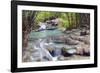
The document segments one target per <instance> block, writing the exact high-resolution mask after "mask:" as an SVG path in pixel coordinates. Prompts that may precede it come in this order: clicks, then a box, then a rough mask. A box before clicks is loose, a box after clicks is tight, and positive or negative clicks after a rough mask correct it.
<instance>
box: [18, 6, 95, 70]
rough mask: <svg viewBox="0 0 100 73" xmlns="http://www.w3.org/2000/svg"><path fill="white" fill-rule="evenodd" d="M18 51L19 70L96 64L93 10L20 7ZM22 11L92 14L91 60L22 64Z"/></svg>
mask: <svg viewBox="0 0 100 73" xmlns="http://www.w3.org/2000/svg"><path fill="white" fill-rule="evenodd" d="M17 10H18V14H17V16H18V17H17V18H18V19H17V20H18V28H17V33H18V35H17V36H18V37H17V38H18V43H17V44H18V51H17V60H18V61H17V62H18V63H17V64H18V68H25V67H40V66H57V65H78V64H91V63H92V64H93V63H94V10H93V9H75V8H58V7H42V6H41V7H40V6H23V5H19V6H18V9H17ZM22 10H35V11H36V10H37V11H40V10H42V11H57V12H79V13H90V32H93V33H91V34H90V40H91V42H90V44H91V45H90V48H91V50H90V59H88V60H69V61H48V62H28V63H22Z"/></svg>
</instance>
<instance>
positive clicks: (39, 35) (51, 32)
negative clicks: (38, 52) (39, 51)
mask: <svg viewBox="0 0 100 73" xmlns="http://www.w3.org/2000/svg"><path fill="white" fill-rule="evenodd" d="M63 34H64V33H63V32H62V31H60V30H58V29H55V30H42V31H32V32H31V33H30V35H29V36H30V38H31V39H32V38H36V39H40V38H45V37H48V36H59V35H63Z"/></svg>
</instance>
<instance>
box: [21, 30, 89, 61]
mask: <svg viewBox="0 0 100 73" xmlns="http://www.w3.org/2000/svg"><path fill="white" fill-rule="evenodd" d="M52 32H54V30H53V31H52ZM62 33H63V34H61V35H56V34H55V35H54V33H53V36H50V35H49V36H47V37H44V38H42V39H32V38H30V39H29V41H28V46H27V47H26V48H23V52H22V60H23V62H34V61H35V62H38V61H53V60H60V61H63V60H82V59H89V57H90V31H89V30H81V29H72V30H68V31H64V32H62ZM37 37H38V36H37Z"/></svg>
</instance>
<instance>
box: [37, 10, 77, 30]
mask: <svg viewBox="0 0 100 73" xmlns="http://www.w3.org/2000/svg"><path fill="white" fill-rule="evenodd" d="M52 17H58V18H59V19H60V23H59V26H58V27H59V28H63V29H69V28H74V27H75V26H76V25H77V24H78V23H79V13H72V12H50V11H38V12H37V13H36V17H35V24H39V22H43V21H45V20H50V18H52Z"/></svg>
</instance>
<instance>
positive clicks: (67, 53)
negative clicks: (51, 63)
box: [62, 47, 76, 57]
mask: <svg viewBox="0 0 100 73" xmlns="http://www.w3.org/2000/svg"><path fill="white" fill-rule="evenodd" d="M75 53H76V48H75V47H72V48H62V55H63V56H64V57H69V56H72V55H74V54H75Z"/></svg>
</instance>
